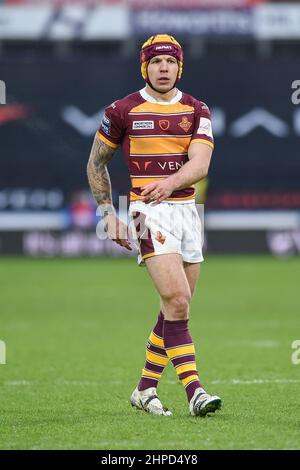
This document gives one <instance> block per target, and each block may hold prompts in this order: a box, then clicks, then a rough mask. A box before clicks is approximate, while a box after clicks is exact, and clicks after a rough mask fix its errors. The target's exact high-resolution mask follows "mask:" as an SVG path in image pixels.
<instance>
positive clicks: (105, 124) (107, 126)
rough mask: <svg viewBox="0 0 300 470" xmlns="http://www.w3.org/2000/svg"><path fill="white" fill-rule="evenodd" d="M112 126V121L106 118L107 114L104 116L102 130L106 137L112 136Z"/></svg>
mask: <svg viewBox="0 0 300 470" xmlns="http://www.w3.org/2000/svg"><path fill="white" fill-rule="evenodd" d="M110 126H111V121H110V119H109V118H108V117H107V116H106V114H104V116H103V119H102V122H101V126H100V128H101V129H102V130H103V132H104V133H105V134H106V135H110Z"/></svg>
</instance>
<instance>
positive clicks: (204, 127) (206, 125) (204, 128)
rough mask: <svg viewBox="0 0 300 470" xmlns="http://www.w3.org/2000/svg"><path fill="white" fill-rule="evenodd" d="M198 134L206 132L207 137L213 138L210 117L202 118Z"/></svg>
mask: <svg viewBox="0 0 300 470" xmlns="http://www.w3.org/2000/svg"><path fill="white" fill-rule="evenodd" d="M197 134H204V135H206V136H207V137H210V138H211V139H212V138H213V135H212V127H211V121H210V119H207V118H205V117H201V118H200V121H199V127H198V130H197Z"/></svg>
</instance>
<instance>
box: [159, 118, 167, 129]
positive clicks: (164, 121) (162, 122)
mask: <svg viewBox="0 0 300 470" xmlns="http://www.w3.org/2000/svg"><path fill="white" fill-rule="evenodd" d="M158 124H159V127H160V128H161V130H163V131H166V130H168V129H169V127H170V121H168V120H167V119H161V120H160V121H158Z"/></svg>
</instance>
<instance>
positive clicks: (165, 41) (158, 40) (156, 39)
mask: <svg viewBox="0 0 300 470" xmlns="http://www.w3.org/2000/svg"><path fill="white" fill-rule="evenodd" d="M164 54H165V55H171V56H173V57H175V58H176V59H177V61H178V65H179V68H178V75H177V79H176V82H178V81H179V80H180V78H181V75H182V67H183V51H182V47H181V45H180V44H179V42H178V41H176V39H175V38H173V36H169V35H168V34H156V35H155V36H151V37H150V38H149V39H147V41H146V42H145V43H144V44H143V45H142V49H141V52H140V63H141V72H142V76H143V79H144V80H146V82H148V74H147V67H148V63H149V60H150V59H152V57H155V56H157V55H164Z"/></svg>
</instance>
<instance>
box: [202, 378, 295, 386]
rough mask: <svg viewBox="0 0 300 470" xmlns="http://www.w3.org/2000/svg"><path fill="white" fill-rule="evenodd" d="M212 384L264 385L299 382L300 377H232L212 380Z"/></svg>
mask: <svg viewBox="0 0 300 470" xmlns="http://www.w3.org/2000/svg"><path fill="white" fill-rule="evenodd" d="M211 383H212V384H214V385H215V384H225V385H264V384H298V383H300V379H252V380H242V379H230V380H212V382H211Z"/></svg>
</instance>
